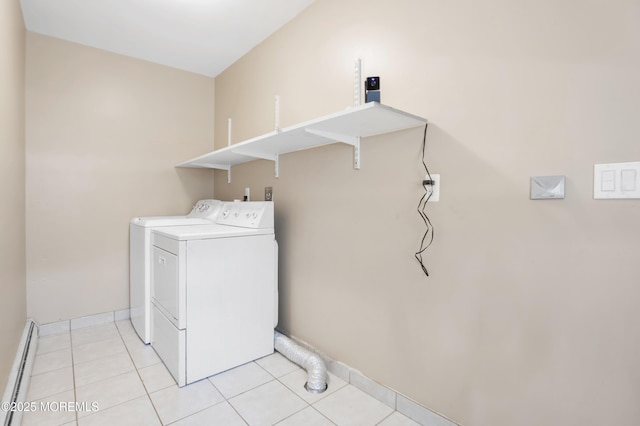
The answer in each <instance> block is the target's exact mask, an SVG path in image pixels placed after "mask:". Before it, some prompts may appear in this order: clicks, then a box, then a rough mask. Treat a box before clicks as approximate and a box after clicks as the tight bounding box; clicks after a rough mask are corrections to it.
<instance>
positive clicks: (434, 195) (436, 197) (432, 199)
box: [424, 173, 440, 203]
mask: <svg viewBox="0 0 640 426" xmlns="http://www.w3.org/2000/svg"><path fill="white" fill-rule="evenodd" d="M429 176H431V180H433V181H435V184H434V185H433V186H432V189H433V193H432V194H431V197H430V198H429V202H430V203H436V202H438V201H440V175H438V174H433V173H431V175H427V176H425V178H424V179H425V180H429ZM425 186H426V185H425ZM427 188H428V186H427Z"/></svg>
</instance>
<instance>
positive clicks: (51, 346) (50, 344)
mask: <svg viewBox="0 0 640 426" xmlns="http://www.w3.org/2000/svg"><path fill="white" fill-rule="evenodd" d="M70 347H71V334H69V333H62V334H56V335H52V336H45V337H40V338H38V349H37V350H36V355H42V354H46V353H49V352H55V351H59V350H61V349H67V348H70Z"/></svg>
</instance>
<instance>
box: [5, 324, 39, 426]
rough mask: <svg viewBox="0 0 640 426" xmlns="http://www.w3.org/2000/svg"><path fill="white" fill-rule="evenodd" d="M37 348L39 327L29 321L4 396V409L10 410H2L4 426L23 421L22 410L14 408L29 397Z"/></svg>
mask: <svg viewBox="0 0 640 426" xmlns="http://www.w3.org/2000/svg"><path fill="white" fill-rule="evenodd" d="M37 347H38V326H37V325H36V323H35V322H33V321H32V320H28V321H27V324H26V325H25V327H24V331H23V332H22V338H21V339H20V345H19V346H18V350H17V352H16V358H15V360H14V361H13V367H12V368H11V371H10V372H9V377H8V378H7V386H6V388H5V390H4V394H3V395H2V404H3V407H4V406H7V407H8V408H9V409H8V410H4V409H3V410H0V420H1V423H0V424H2V425H4V426H11V425H19V424H20V423H21V421H22V410H19V409H12V407H17V408H19V407H20V404H21V403H23V402H24V401H25V399H26V397H27V391H28V390H29V380H31V371H32V369H33V360H34V358H35V356H36V349H37Z"/></svg>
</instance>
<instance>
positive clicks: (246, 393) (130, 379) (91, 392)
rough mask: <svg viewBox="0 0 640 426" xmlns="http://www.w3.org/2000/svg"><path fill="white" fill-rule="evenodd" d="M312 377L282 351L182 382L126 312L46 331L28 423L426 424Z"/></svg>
mask: <svg viewBox="0 0 640 426" xmlns="http://www.w3.org/2000/svg"><path fill="white" fill-rule="evenodd" d="M305 381H306V372H305V371H304V370H303V369H301V368H300V367H298V366H297V365H295V364H293V363H292V362H290V361H289V360H287V359H286V358H284V357H283V356H282V355H280V354H279V353H274V354H273V355H269V356H267V357H264V358H261V359H258V360H256V361H254V362H250V363H247V364H245V365H242V366H239V367H237V368H234V369H232V370H229V371H226V372H224V373H220V374H217V375H215V376H212V377H209V378H208V379H205V380H201V381H199V382H196V383H192V384H190V385H188V386H185V387H182V388H178V386H177V385H176V383H175V382H174V380H173V378H172V377H171V375H170V374H169V372H168V371H167V369H166V368H165V366H164V364H162V362H161V360H160V359H159V358H158V356H157V355H156V353H155V352H154V350H153V349H152V348H151V347H150V346H148V345H144V344H143V343H142V341H141V340H140V339H139V338H138V336H137V335H136V333H135V331H134V330H133V327H132V326H131V323H130V322H129V321H128V320H127V321H118V322H115V323H111V324H108V325H103V326H95V327H90V328H83V329H77V330H72V331H71V332H67V333H63V334H56V335H51V336H45V337H41V338H40V339H39V343H38V349H37V355H36V358H35V362H34V366H33V373H32V376H31V382H30V385H29V390H28V393H27V401H28V402H35V404H34V405H33V406H34V407H37V410H36V411H33V412H25V413H24V416H23V419H22V424H23V425H24V426H31V425H47V426H54V425H79V426H85V425H109V426H111V425H119V426H120V425H122V426H124V425H135V426H145V425H172V426H201V425H223V426H234V425H247V424H248V425H275V424H277V425H304V426H313V425H383V426H395V425H417V424H418V423H416V422H414V421H412V420H411V419H409V418H408V417H405V416H403V415H402V414H400V413H398V412H397V411H394V410H393V409H392V408H390V407H389V406H387V405H385V404H383V403H381V402H380V401H378V400H376V399H374V398H372V397H371V396H369V395H367V394H366V393H364V392H362V391H360V390H359V389H357V388H356V387H354V386H352V385H350V384H348V383H346V382H344V381H343V380H341V379H339V378H338V377H336V376H334V375H332V374H330V375H329V388H328V389H327V390H326V391H325V392H324V393H322V394H313V393H309V392H307V391H306V390H304V387H303V386H304V383H305ZM47 404H48V405H47ZM43 407H44V408H43ZM47 407H48V409H46V408H47ZM65 407H66V408H65ZM70 408H71V409H70Z"/></svg>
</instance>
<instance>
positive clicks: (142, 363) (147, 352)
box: [129, 345, 162, 368]
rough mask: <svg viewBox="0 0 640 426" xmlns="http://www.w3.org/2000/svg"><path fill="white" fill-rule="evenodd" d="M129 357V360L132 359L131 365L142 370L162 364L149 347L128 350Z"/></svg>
mask: <svg viewBox="0 0 640 426" xmlns="http://www.w3.org/2000/svg"><path fill="white" fill-rule="evenodd" d="M129 355H131V359H133V363H134V364H135V365H136V368H144V367H148V366H150V365H154V364H159V363H161V362H162V360H161V359H160V357H159V356H158V355H157V354H156V351H155V350H154V349H153V348H152V347H151V346H149V345H145V346H142V347H138V348H137V349H133V350H131V349H130V350H129Z"/></svg>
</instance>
